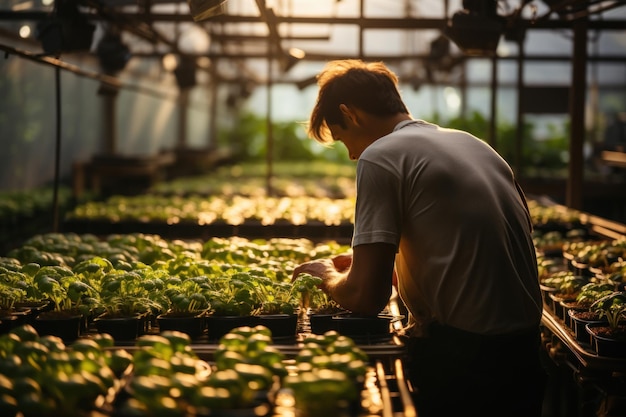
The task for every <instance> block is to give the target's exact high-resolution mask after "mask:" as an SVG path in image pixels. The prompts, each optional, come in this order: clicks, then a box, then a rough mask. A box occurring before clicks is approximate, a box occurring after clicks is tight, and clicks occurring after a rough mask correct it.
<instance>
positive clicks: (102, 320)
mask: <svg viewBox="0 0 626 417" xmlns="http://www.w3.org/2000/svg"><path fill="white" fill-rule="evenodd" d="M145 322H146V319H145V317H144V316H132V317H109V316H107V315H101V316H99V317H96V318H95V319H94V321H93V324H94V326H95V327H96V330H98V333H108V334H110V335H111V336H112V337H113V339H115V341H116V342H117V341H131V340H135V339H137V337H139V336H140V335H142V334H143V333H144V332H145Z"/></svg>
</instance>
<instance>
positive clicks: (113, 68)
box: [96, 32, 131, 75]
mask: <svg viewBox="0 0 626 417" xmlns="http://www.w3.org/2000/svg"><path fill="white" fill-rule="evenodd" d="M96 53H97V55H98V58H99V60H100V67H101V68H102V70H103V71H104V72H105V73H107V74H109V75H114V74H117V73H118V72H120V71H121V70H123V69H124V67H125V66H126V64H127V63H128V61H129V60H130V58H131V53H130V49H129V48H128V46H127V45H126V44H124V43H123V42H122V37H121V35H120V34H119V33H113V32H107V33H105V35H104V36H103V37H102V39H101V40H100V42H98V47H97V49H96Z"/></svg>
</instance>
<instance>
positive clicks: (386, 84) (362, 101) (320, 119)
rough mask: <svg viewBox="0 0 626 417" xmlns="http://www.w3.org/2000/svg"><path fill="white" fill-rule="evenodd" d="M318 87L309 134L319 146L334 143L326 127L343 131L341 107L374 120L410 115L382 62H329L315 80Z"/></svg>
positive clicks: (394, 80)
mask: <svg viewBox="0 0 626 417" xmlns="http://www.w3.org/2000/svg"><path fill="white" fill-rule="evenodd" d="M317 85H318V86H319V88H320V90H319V93H318V96H317V103H316V104H315V107H314V108H313V111H312V112H311V117H310V119H309V126H308V134H309V136H310V137H312V138H313V139H315V140H317V141H318V142H321V143H330V142H332V141H333V138H332V136H331V134H330V130H329V129H328V125H329V124H338V125H340V126H342V127H344V122H343V117H342V115H341V111H340V110H339V105H340V104H345V105H348V106H354V107H358V108H359V109H361V110H363V111H365V112H368V113H371V114H373V115H376V116H391V115H394V114H397V113H405V114H408V113H409V112H408V110H407V108H406V106H405V104H404V102H403V101H402V98H401V97H400V93H399V91H398V77H397V76H396V74H394V73H393V72H392V71H391V70H389V68H387V67H386V66H385V64H383V63H382V62H369V63H366V62H363V61H361V60H358V59H346V60H337V61H330V62H328V63H327V64H326V66H325V67H324V69H323V70H322V71H321V72H320V73H319V75H318V76H317Z"/></svg>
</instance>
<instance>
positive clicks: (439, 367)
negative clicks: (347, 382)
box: [405, 324, 546, 417]
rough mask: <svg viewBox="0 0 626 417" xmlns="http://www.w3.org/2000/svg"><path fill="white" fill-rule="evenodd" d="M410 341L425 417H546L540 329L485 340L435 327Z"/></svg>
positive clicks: (410, 368) (409, 364) (409, 363)
mask: <svg viewBox="0 0 626 417" xmlns="http://www.w3.org/2000/svg"><path fill="white" fill-rule="evenodd" d="M429 331H430V336H429V337H425V338H410V339H406V340H405V342H406V343H407V348H408V355H407V358H406V360H405V372H406V374H407V375H406V376H407V379H408V380H409V381H410V383H411V384H412V386H413V389H414V394H415V395H414V400H415V405H416V407H417V411H418V415H419V417H448V416H449V417H456V416H459V417H471V416H481V417H491V416H493V417H496V416H497V417H540V416H541V406H542V402H543V394H544V388H545V382H546V374H545V372H544V370H543V368H542V366H541V360H540V349H541V342H540V340H541V339H540V331H539V328H537V329H536V330H533V331H529V332H525V333H523V334H515V335H502V336H500V335H499V336H484V335H478V334H474V333H469V332H465V331H462V330H458V329H454V328H452V327H446V326H440V325H436V324H435V325H432V326H431V327H430V329H429Z"/></svg>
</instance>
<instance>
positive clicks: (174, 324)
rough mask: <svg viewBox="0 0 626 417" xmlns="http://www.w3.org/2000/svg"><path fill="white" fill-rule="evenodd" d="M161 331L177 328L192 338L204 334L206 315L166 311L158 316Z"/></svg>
mask: <svg viewBox="0 0 626 417" xmlns="http://www.w3.org/2000/svg"><path fill="white" fill-rule="evenodd" d="M156 321H157V323H158V325H159V332H163V331H167V330H175V331H179V332H183V333H186V334H188V335H189V337H190V338H192V339H198V338H200V337H202V336H204V333H205V330H206V316H205V315H204V314H176V313H165V314H161V315H159V316H157V318H156Z"/></svg>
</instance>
